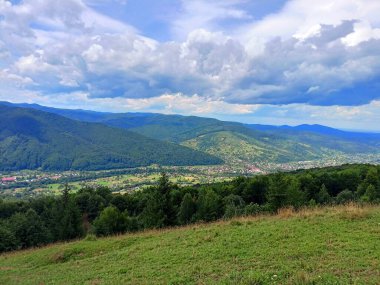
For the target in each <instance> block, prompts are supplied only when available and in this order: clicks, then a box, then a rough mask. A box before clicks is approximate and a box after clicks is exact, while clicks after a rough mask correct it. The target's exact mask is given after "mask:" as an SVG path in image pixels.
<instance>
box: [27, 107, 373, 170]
mask: <svg viewBox="0 0 380 285" xmlns="http://www.w3.org/2000/svg"><path fill="white" fill-rule="evenodd" d="M23 106H25V107H26V106H28V107H31V108H37V109H42V110H45V111H48V112H52V113H56V114H60V115H63V116H66V117H69V118H72V119H76V120H80V121H89V122H98V123H102V124H105V125H108V126H113V127H117V128H123V129H128V130H129V131H133V132H135V133H139V134H142V135H144V136H147V137H150V138H153V139H158V140H162V141H169V142H174V143H177V144H182V145H184V146H188V147H190V148H193V149H196V150H199V151H202V152H206V153H209V154H212V155H215V156H217V157H219V158H222V159H223V160H225V161H226V162H239V163H258V162H263V163H265V162H271V163H285V162H292V161H305V160H317V159H321V158H328V157H332V156H334V155H347V154H362V153H365V154H371V153H379V152H380V134H368V133H355V132H345V131H341V130H337V129H333V128H329V127H324V126H320V125H301V126H298V127H290V126H280V127H277V126H265V125H246V124H241V123H235V122H224V121H219V120H216V119H210V118H201V117H194V116H188V117H187V116H179V115H162V114H149V113H148V114H147V113H119V114H118V113H101V112H92V111H84V110H63V109H55V108H48V107H43V106H38V105H23Z"/></svg>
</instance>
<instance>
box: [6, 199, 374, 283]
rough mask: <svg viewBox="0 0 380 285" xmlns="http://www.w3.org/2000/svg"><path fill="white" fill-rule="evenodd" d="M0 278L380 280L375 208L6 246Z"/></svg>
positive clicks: (74, 280)
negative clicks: (10, 248)
mask: <svg viewBox="0 0 380 285" xmlns="http://www.w3.org/2000/svg"><path fill="white" fill-rule="evenodd" d="M0 284H380V207H379V206H366V207H360V206H356V205H347V206H335V207H327V208H315V209H308V210H301V211H299V212H294V211H293V210H291V209H283V210H280V211H279V213H278V214H277V215H272V216H259V217H244V218H237V219H234V220H231V221H219V222H216V223H212V224H197V225H191V226H187V227H182V228H172V229H163V230H153V231H146V232H142V233H136V234H129V235H128V234H127V235H123V236H115V237H110V238H95V237H91V236H90V237H87V238H86V239H84V240H80V241H75V242H70V243H62V244H55V245H51V246H47V247H44V248H40V249H31V250H25V251H19V252H11V253H7V254H3V255H1V256H0Z"/></svg>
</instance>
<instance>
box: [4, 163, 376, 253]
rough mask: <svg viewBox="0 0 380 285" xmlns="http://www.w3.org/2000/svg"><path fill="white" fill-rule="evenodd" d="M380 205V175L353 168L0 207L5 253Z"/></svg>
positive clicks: (162, 185)
mask: <svg viewBox="0 0 380 285" xmlns="http://www.w3.org/2000/svg"><path fill="white" fill-rule="evenodd" d="M350 201H355V202H363V203H379V202H380V167H379V166H372V165H346V166H341V167H334V168H322V169H313V170H303V171H297V172H293V173H277V174H270V175H260V176H254V177H239V178H236V179H234V180H232V181H229V182H222V183H216V184H209V185H195V186H187V187H179V186H178V185H176V184H173V183H171V182H170V181H169V178H168V176H167V175H166V174H165V173H163V174H162V176H161V178H160V179H159V182H158V184H157V185H156V186H154V187H149V188H146V189H143V190H141V191H135V192H132V193H127V194H113V193H112V192H111V190H110V189H109V188H107V187H97V188H91V187H84V188H82V189H80V190H79V191H78V192H76V193H70V189H69V187H68V185H65V187H64V189H63V193H62V195H61V196H59V197H51V196H47V197H40V198H33V199H29V200H16V201H10V200H0V251H1V252H3V251H9V250H16V249H23V248H28V247H35V246H41V245H44V244H48V243H52V242H56V241H67V240H71V239H76V238H81V237H84V236H85V235H86V234H89V233H90V234H96V235H97V236H107V235H113V234H121V233H126V232H134V231H139V230H143V229H151V228H162V227H170V226H177V225H186V224H189V223H195V222H200V221H202V222H210V221H215V220H217V219H221V218H224V219H229V218H232V217H235V216H243V215H256V214H259V213H263V212H267V213H273V212H276V211H277V210H278V209H280V208H283V207H289V206H291V207H294V208H296V209H297V208H300V207H304V206H315V205H331V204H343V203H347V202H350Z"/></svg>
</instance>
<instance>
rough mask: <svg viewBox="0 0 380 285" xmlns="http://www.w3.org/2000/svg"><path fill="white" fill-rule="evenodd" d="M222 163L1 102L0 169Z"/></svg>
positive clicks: (130, 134) (113, 130)
mask: <svg viewBox="0 0 380 285" xmlns="http://www.w3.org/2000/svg"><path fill="white" fill-rule="evenodd" d="M221 162H222V161H221V160H220V159H218V158H216V157H212V156H210V155H207V154H204V153H201V152H197V151H194V150H191V149H189V148H186V147H182V146H179V145H176V144H173V143H169V142H162V141H158V140H154V139H151V138H147V137H144V136H142V135H139V134H137V133H134V132H129V131H127V130H122V129H118V128H112V127H108V126H105V125H101V124H96V123H86V122H79V121H76V120H71V119H68V118H65V117H61V116H58V115H55V114H52V113H47V112H43V111H39V110H33V109H26V108H14V107H7V106H2V105H0V170H18V169H37V168H42V169H45V170H68V169H79V170H98V169H111V168H125V167H137V166H146V165H150V164H161V165H204V164H218V163H221Z"/></svg>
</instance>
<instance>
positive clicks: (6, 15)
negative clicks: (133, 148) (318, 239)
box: [0, 0, 380, 131]
mask: <svg viewBox="0 0 380 285" xmlns="http://www.w3.org/2000/svg"><path fill="white" fill-rule="evenodd" d="M378 11H380V2H379V1H378V0H335V1H331V0H319V1H312V2H311V1H309V0H267V1H261V0H251V1H248V0H207V1H206V0H192V1H180V0H162V1H152V0H106V1H105V0H66V1H52V0H24V1H19V0H18V1H6V0H0V100H7V101H11V102H28V103H39V104H42V105H48V106H55V107H64V108H85V109H92V110H101V111H114V112H128V111H132V112H139V111H141V112H161V113H179V114H184V115H198V116H207V117H215V118H219V119H224V120H236V121H242V122H247V123H262V124H276V125H280V124H291V125H296V124H303V123H310V124H312V123H318V124H324V125H329V126H333V127H338V128H343V129H358V130H371V131H380V124H379V123H378V122H380V112H379V111H380V80H379V79H380V18H379V17H378Z"/></svg>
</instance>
